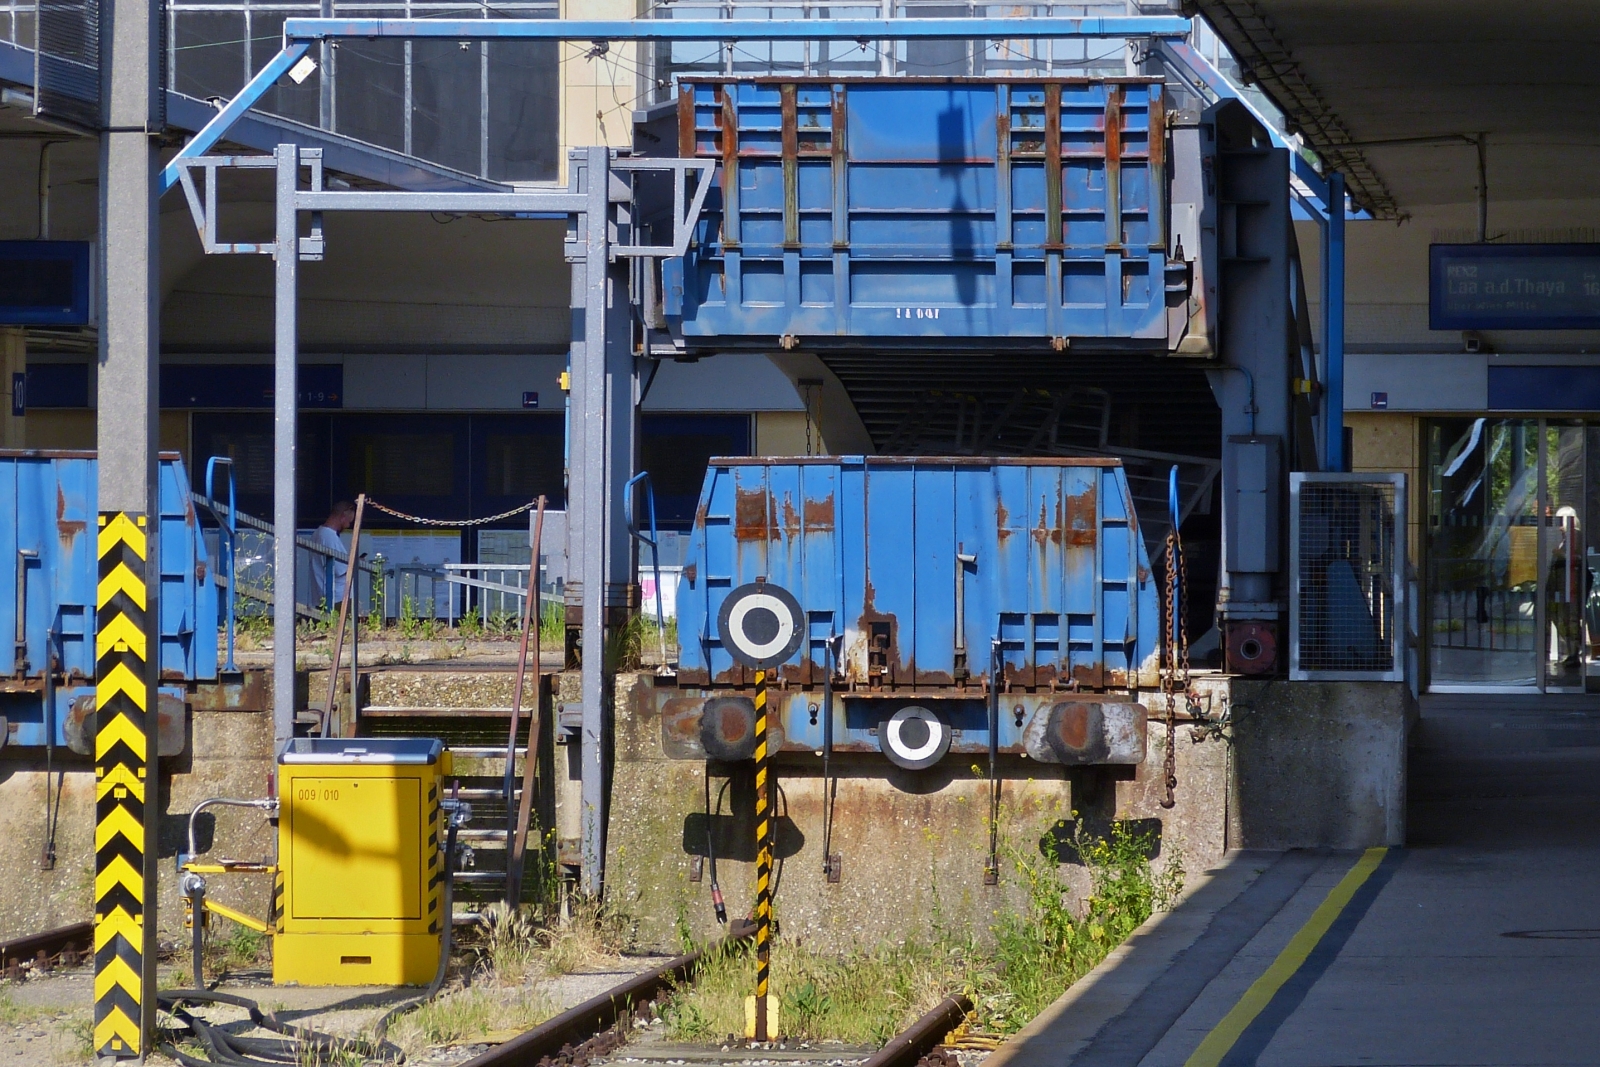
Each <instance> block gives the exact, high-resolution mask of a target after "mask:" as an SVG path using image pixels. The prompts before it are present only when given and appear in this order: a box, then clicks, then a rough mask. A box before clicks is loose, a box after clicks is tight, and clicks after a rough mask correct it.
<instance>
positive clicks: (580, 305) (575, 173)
mask: <svg viewBox="0 0 1600 1067" xmlns="http://www.w3.org/2000/svg"><path fill="white" fill-rule="evenodd" d="M1190 29H1191V26H1190V23H1189V20H1187V19H1183V18H1172V17H1128V18H997V19H981V18H941V19H816V20H799V19H795V20H771V21H761V22H756V21H749V22H743V21H739V22H733V21H728V22H721V21H691V20H649V19H640V20H618V21H574V20H560V19H488V20H484V19H468V20H462V19H334V18H316V19H312V18H304V19H288V20H285V22H284V44H283V47H282V49H281V50H280V51H279V52H278V53H277V55H275V56H273V57H272V59H271V60H269V61H268V62H267V63H266V65H265V66H264V67H263V68H262V69H261V71H260V72H259V73H258V74H257V75H256V76H255V77H253V78H252V79H251V80H250V81H249V82H248V83H247V84H246V85H245V86H244V88H243V89H241V90H240V91H239V93H238V95H236V96H235V97H234V98H233V99H232V100H230V101H229V102H228V103H227V104H225V105H224V106H223V107H222V108H221V109H220V110H219V111H218V112H217V115H216V117H215V118H214V119H212V120H211V121H210V122H208V123H207V124H206V125H205V127H204V128H203V129H201V130H200V131H199V132H198V133H196V134H195V136H194V137H193V138H191V139H190V141H189V142H188V143H187V144H185V145H184V146H183V148H182V149H180V150H179V152H178V153H177V155H176V156H175V157H174V158H173V159H172V160H171V162H170V163H169V164H168V165H167V166H166V168H165V169H164V170H163V172H162V175H161V180H160V186H159V188H160V191H161V192H165V191H166V190H168V189H170V188H172V187H173V186H174V185H180V184H181V185H182V186H183V189H184V194H185V197H186V199H187V200H188V203H189V207H190V210H191V212H192V214H193V215H194V220H195V224H196V227H197V229H198V230H199V232H200V235H201V240H202V243H203V244H204V245H205V248H206V251H207V252H210V253H214V254H256V255H271V256H273V258H274V259H275V261H276V271H275V278H274V287H275V297H274V306H275V315H274V330H275V339H274V359H275V364H276V373H275V377H274V383H275V384H274V391H275V396H274V402H273V407H274V444H275V450H274V456H275V459H274V470H273V520H274V526H275V528H277V529H278V530H280V531H282V530H293V529H294V527H295V514H294V501H295V493H294V478H295V437H296V421H297V415H298V412H297V410H296V409H297V403H296V402H297V399H298V382H297V371H298V368H297V363H298V341H297V330H298V321H297V285H298V264H299V261H300V260H301V259H320V258H321V257H322V254H323V250H324V241H323V236H322V228H321V214H322V213H323V212H326V211H429V212H445V213H473V214H485V213H488V214H504V215H513V216H515V215H539V216H543V217H548V216H549V215H551V214H556V215H566V216H568V217H569V218H570V219H571V220H572V222H571V229H570V230H569V237H568V259H569V261H571V262H572V264H573V283H572V291H573V301H572V307H573V312H574V325H575V327H578V328H575V329H574V336H573V341H572V347H571V356H570V369H571V412H572V416H571V417H572V419H573V426H572V427H571V428H570V430H569V433H570V437H571V455H570V459H569V490H568V514H569V521H568V535H567V536H568V555H569V565H575V566H574V569H575V571H576V573H577V574H578V575H579V577H580V583H578V584H580V585H581V594H580V595H581V604H582V622H581V626H582V631H581V632H582V642H583V647H584V649H585V650H587V651H588V654H586V655H584V656H583V657H582V662H581V674H582V678H581V692H582V732H581V738H582V758H581V766H582V775H581V828H580V853H581V866H580V876H581V883H580V884H581V887H582V889H583V891H584V892H585V893H587V894H589V895H591V896H597V895H599V893H600V891H601V888H602V885H603V878H604V859H605V812H606V784H607V783H606V777H607V774H606V771H607V759H606V750H607V745H608V736H607V731H606V716H605V707H606V704H607V701H608V697H609V690H608V686H607V684H606V678H605V674H604V656H603V655H601V654H600V650H602V649H603V648H604V647H605V618H606V608H607V607H608V606H610V605H615V604H617V603H618V602H619V595H618V592H619V587H622V588H623V589H624V590H625V587H626V584H627V581H628V577H627V576H622V577H620V578H619V576H618V572H619V570H620V569H621V567H620V566H619V565H622V564H625V563H626V562H627V560H628V557H629V553H628V541H627V533H626V530H625V529H624V528H623V524H622V521H621V516H622V515H623V508H622V498H621V494H622V492H623V489H622V487H623V486H624V485H625V484H626V483H627V481H628V478H629V477H630V476H631V475H632V473H633V471H632V466H633V462H634V454H635V452H636V440H635V434H634V432H633V430H632V428H631V425H632V422H633V421H634V419H635V415H636V408H637V395H638V368H637V361H636V358H635V356H634V353H633V351H632V345H631V335H630V333H629V329H628V321H629V318H628V301H629V300H631V299H632V296H631V294H630V293H629V291H628V270H627V269H626V265H625V262H624V265H623V266H622V267H621V268H620V269H619V267H618V263H617V261H618V260H619V259H621V260H624V261H626V260H627V259H628V258H632V257H650V256H658V257H659V256H668V255H681V254H682V253H683V251H684V249H685V248H686V247H687V244H688V241H689V238H690V233H691V232H692V230H693V227H694V224H695V222H696V220H697V218H698V214H699V209H700V207H701V205H702V204H703V202H704V199H705V195H706V192H707V190H708V189H709V187H710V179H711V174H712V168H713V163H712V161H708V160H694V159H632V158H628V157H619V156H617V155H615V153H614V150H612V149H609V148H605V147H589V148H583V149H576V150H574V151H573V153H572V156H573V166H571V167H570V168H569V174H570V177H569V181H568V187H567V189H565V190H561V189H556V188H549V189H532V190H528V189H519V190H513V189H507V190H506V191H504V192H494V191H484V192H439V193H432V192H389V191H378V190H373V191H368V190H329V189H325V188H324V187H323V184H322V160H321V152H320V151H318V150H314V149H313V150H305V149H300V148H298V147H297V146H295V145H293V144H282V145H279V146H278V148H277V151H276V152H275V154H274V155H273V156H270V157H267V156H256V157H240V156H207V155H206V154H205V153H206V152H207V151H208V150H209V149H210V148H211V147H212V146H214V145H215V144H216V143H217V142H218V141H219V140H220V139H221V138H222V137H223V136H224V135H225V134H226V133H227V131H228V129H229V128H230V127H231V126H232V125H233V124H234V123H235V122H237V121H238V120H239V119H240V118H242V117H243V116H244V114H245V113H246V112H247V111H249V110H250V108H251V107H252V106H253V105H254V104H255V103H256V102H258V101H259V100H260V99H261V97H262V96H263V95H264V94H265V93H266V92H267V90H268V89H270V88H272V86H273V85H274V84H275V83H276V82H277V81H278V79H279V78H281V77H283V76H284V75H285V74H288V73H289V72H290V71H291V69H293V68H294V67H295V66H296V65H297V64H301V63H304V62H311V61H310V60H309V58H308V54H309V51H310V48H311V45H312V44H314V43H316V42H317V41H322V40H328V39H337V38H375V37H388V38H399V39H423V38H444V39H448V40H461V41H471V40H490V39H492V40H578V41H597V42H599V41H606V42H610V41H686V40H687V41H721V42H732V41H745V40H761V41H781V40H811V41H824V40H833V41H838V40H845V41H866V40H969V39H980V40H981V39H1035V40H1038V39H1049V38H1058V37H1085V38H1146V39H1156V40H1168V39H1172V40H1176V39H1182V38H1184V37H1186V36H1187V35H1188V33H1189V32H1190ZM229 167H245V168H261V169H268V168H270V169H273V170H275V172H276V212H275V239H274V241H273V243H271V244H264V243H257V244H248V245H247V244H226V243H221V242H218V241H217V240H216V236H215V235H216V213H217V200H216V188H217V186H216V174H217V171H218V170H219V169H226V168H229ZM640 170H654V171H662V170H667V171H672V172H674V178H673V180H674V182H675V190H674V207H675V216H674V221H673V229H674V233H673V241H672V244H671V245H670V246H667V245H642V244H634V243H632V228H631V221H632V220H631V218H630V217H629V211H630V201H631V198H632V194H631V189H630V188H629V186H628V184H627V181H626V179H625V177H624V176H625V175H626V174H627V172H630V171H640ZM195 171H199V172H201V174H202V176H203V179H204V186H203V189H202V188H201V187H199V186H197V184H196V182H195V178H194V172H195ZM302 171H308V172H309V181H308V186H307V187H306V188H302V187H301V182H302ZM691 171H693V172H695V173H696V175H697V177H696V178H695V179H694V181H695V184H694V186H693V188H692V189H690V188H689V187H688V186H687V184H686V183H687V181H688V180H689V175H690V172H691ZM301 212H308V213H310V214H311V217H312V224H311V233H310V235H309V236H307V237H301V236H300V233H299V230H300V226H299V216H300V213H301ZM579 324H581V326H580V325H579ZM294 567H295V551H294V539H293V538H291V537H283V536H280V537H278V538H276V541H275V548H274V557H273V571H274V585H275V587H276V588H278V589H281V590H293V589H294ZM621 602H623V603H625V600H622V601H621ZM294 625H295V623H294V598H293V596H292V594H291V595H288V596H283V597H279V598H277V600H276V601H275V603H274V609H273V673H274V677H275V678H276V679H278V682H277V683H275V684H274V687H273V692H274V697H273V732H274V735H275V737H276V740H277V742H278V743H279V744H282V743H283V742H284V741H285V740H287V739H288V738H289V737H291V736H292V735H293V731H294V716H295V708H294V686H293V685H292V684H291V683H290V682H289V680H290V679H292V678H293V677H294Z"/></svg>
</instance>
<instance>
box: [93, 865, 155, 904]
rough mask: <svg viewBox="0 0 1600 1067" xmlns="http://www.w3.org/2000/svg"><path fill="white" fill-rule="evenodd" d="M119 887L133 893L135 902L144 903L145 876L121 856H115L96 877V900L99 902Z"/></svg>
mask: <svg viewBox="0 0 1600 1067" xmlns="http://www.w3.org/2000/svg"><path fill="white" fill-rule="evenodd" d="M119 885H120V886H122V888H124V889H126V890H127V891H128V892H130V893H132V894H133V899H134V900H136V901H138V902H139V903H141V904H143V903H144V876H143V875H142V874H140V873H139V872H138V871H137V870H135V869H134V867H133V864H131V863H129V862H128V861H127V860H125V859H123V858H122V857H121V856H113V857H112V858H111V862H110V863H108V864H106V869H105V870H103V871H101V872H100V873H98V874H96V875H95V876H94V899H96V900H99V899H100V898H102V897H104V896H105V895H106V894H107V893H108V892H110V891H111V890H112V889H114V888H116V887H117V886H119Z"/></svg>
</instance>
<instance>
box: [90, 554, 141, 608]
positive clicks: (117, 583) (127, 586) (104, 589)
mask: <svg viewBox="0 0 1600 1067" xmlns="http://www.w3.org/2000/svg"><path fill="white" fill-rule="evenodd" d="M118 593H126V594H128V599H129V600H131V601H133V602H134V603H135V604H137V605H139V610H140V611H143V610H144V607H145V603H144V579H143V578H141V577H139V576H138V575H137V574H135V573H133V571H131V570H129V569H128V565H127V564H126V563H119V564H117V566H116V569H114V570H113V571H112V572H111V573H110V574H108V575H106V576H105V577H104V578H102V579H100V584H99V585H98V586H96V587H95V596H96V597H98V599H97V600H96V601H95V603H97V604H109V603H111V598H112V597H113V596H116V595H117V594H118Z"/></svg>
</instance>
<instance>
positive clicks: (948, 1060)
mask: <svg viewBox="0 0 1600 1067" xmlns="http://www.w3.org/2000/svg"><path fill="white" fill-rule="evenodd" d="M754 933H755V926H754V924H746V925H744V926H743V927H741V928H739V929H736V930H735V931H734V932H732V933H730V934H729V937H728V940H729V941H742V940H746V939H748V938H750V937H752V936H753V935H754ZM703 954H704V950H702V951H698V952H691V953H688V954H687V955H683V956H678V957H676V958H674V959H671V960H669V961H667V962H666V963H665V964H663V965H662V966H660V967H658V968H656V969H655V970H652V971H646V972H644V973H642V974H638V975H635V976H634V977H632V978H630V979H628V980H627V981H625V982H623V983H621V984H620V985H617V986H615V987H613V988H611V989H609V990H607V991H606V992H604V993H601V994H599V995H598V996H595V997H592V998H590V999H589V1000H586V1001H584V1002H583V1003H582V1004H579V1005H578V1006H577V1007H575V1008H571V1009H569V1010H567V1011H564V1012H562V1013H561V1014H560V1015H557V1016H556V1017H555V1018H553V1019H550V1020H548V1021H546V1022H543V1023H540V1024H539V1025H538V1026H535V1027H534V1028H533V1029H531V1030H528V1031H527V1032H525V1033H523V1034H521V1035H519V1036H518V1037H515V1038H513V1039H511V1040H510V1041H507V1042H506V1043H505V1044H503V1045H499V1046H497V1047H495V1048H492V1049H489V1050H488V1051H486V1052H483V1053H481V1054H480V1055H478V1056H476V1057H474V1058H473V1059H471V1060H468V1061H467V1062H466V1063H464V1064H462V1065H461V1067H598V1065H599V1064H602V1063H616V1064H618V1065H621V1064H625V1063H626V1064H632V1063H661V1062H672V1063H676V1064H683V1063H685V1062H686V1061H688V1062H692V1063H706V1064H734V1063H741V1062H745V1061H748V1060H750V1059H751V1058H752V1057H754V1058H757V1059H759V1060H760V1061H761V1062H762V1063H764V1064H771V1063H784V1064H789V1063H793V1064H804V1063H818V1064H828V1065H831V1067H845V1065H850V1067H855V1065H859V1067H957V1063H956V1059H955V1056H954V1055H953V1054H952V1053H950V1052H948V1051H946V1050H941V1049H940V1048H939V1047H938V1046H939V1043H940V1042H941V1041H943V1040H944V1038H945V1036H946V1035H947V1034H949V1033H950V1031H952V1030H954V1029H955V1028H956V1027H957V1026H959V1025H960V1024H961V1021H962V1019H964V1018H965V1017H966V1015H967V1013H968V1012H970V1011H971V1010H972V1002H971V1001H970V1000H969V999H968V998H967V997H966V996H964V995H958V996H953V997H947V998H945V999H944V1000H943V1001H941V1002H940V1003H939V1004H938V1006H937V1007H935V1008H934V1009H933V1010H932V1011H930V1012H928V1013H927V1014H925V1015H923V1016H922V1017H921V1018H919V1019H918V1020H917V1021H916V1022H914V1023H912V1024H911V1025H910V1026H909V1027H907V1028H906V1029H905V1030H903V1031H902V1032H900V1033H899V1034H897V1035H895V1036H894V1037H893V1038H892V1039H891V1040H890V1041H889V1042H888V1043H887V1044H885V1045H884V1046H883V1048H881V1049H879V1050H877V1051H876V1052H872V1051H870V1050H838V1051H827V1050H815V1049H812V1050H789V1049H784V1050H783V1051H778V1050H776V1049H774V1048H773V1047H772V1045H771V1044H769V1045H764V1046H759V1047H757V1048H749V1047H745V1046H743V1045H740V1046H737V1047H731V1048H724V1049H720V1050H719V1049H716V1048H712V1047H707V1048H704V1049H698V1050H690V1049H686V1048H683V1047H680V1046H672V1047H671V1048H667V1049H657V1050H648V1049H639V1050H637V1054H635V1050H633V1049H630V1048H627V1043H628V1038H629V1034H630V1033H631V1032H632V1029H633V1025H632V1024H633V1020H634V1019H635V1018H636V1017H639V1016H640V1015H645V1016H647V1017H648V1016H649V1015H652V1014H653V1012H654V1005H655V1002H656V1000H657V999H658V998H659V997H661V996H662V995H663V994H665V993H667V992H669V991H670V990H671V989H672V988H673V987H674V986H676V985H678V984H680V983H682V982H684V981H686V980H690V979H692V978H693V976H694V973H695V971H696V969H697V968H698V967H699V964H700V960H701V958H702V956H703ZM807 1053H809V1054H807Z"/></svg>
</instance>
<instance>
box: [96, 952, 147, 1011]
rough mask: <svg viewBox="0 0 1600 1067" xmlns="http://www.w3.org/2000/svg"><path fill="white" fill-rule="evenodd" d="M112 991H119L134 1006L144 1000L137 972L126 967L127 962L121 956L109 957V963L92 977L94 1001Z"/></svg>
mask: <svg viewBox="0 0 1600 1067" xmlns="http://www.w3.org/2000/svg"><path fill="white" fill-rule="evenodd" d="M113 989H121V990H122V991H123V992H124V993H126V994H128V996H130V997H132V998H133V1002H134V1003H135V1004H138V1003H139V1002H140V1001H142V1000H143V999H144V988H143V987H142V986H141V985H140V983H139V972H138V971H136V970H134V969H133V968H132V967H130V966H128V961H127V960H124V959H123V958H122V957H121V956H113V957H111V962H110V963H108V964H106V966H105V968H104V969H103V970H101V971H100V972H99V973H98V974H96V975H95V976H94V999H96V1000H99V999H100V998H101V997H104V996H105V995H106V994H107V993H109V992H111V991H112V990H113Z"/></svg>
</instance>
